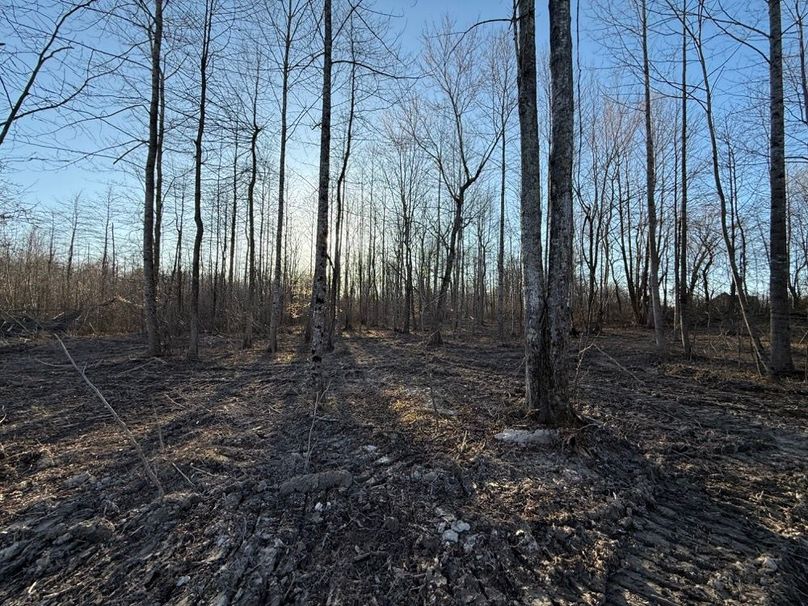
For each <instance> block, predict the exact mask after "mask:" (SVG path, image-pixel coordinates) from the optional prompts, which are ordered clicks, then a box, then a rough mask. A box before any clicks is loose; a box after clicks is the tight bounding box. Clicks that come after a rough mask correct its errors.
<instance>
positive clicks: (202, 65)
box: [188, 0, 216, 360]
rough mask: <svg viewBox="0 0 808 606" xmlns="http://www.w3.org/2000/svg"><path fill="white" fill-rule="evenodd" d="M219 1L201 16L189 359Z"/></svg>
mask: <svg viewBox="0 0 808 606" xmlns="http://www.w3.org/2000/svg"><path fill="white" fill-rule="evenodd" d="M215 2H216V0H205V8H204V12H203V15H202V41H201V45H202V46H201V48H200V54H199V105H198V107H197V111H198V114H197V127H196V138H195V139H194V224H195V225H196V236H195V237H194V255H193V260H192V269H191V340H190V342H189V344H188V359H189V360H195V359H197V358H198V357H199V281H200V264H201V252H202V235H203V233H204V224H203V222H202V143H203V138H204V136H205V117H206V111H207V100H208V97H207V96H208V70H209V68H210V60H211V54H210V49H211V34H212V31H213V13H214V10H215Z"/></svg>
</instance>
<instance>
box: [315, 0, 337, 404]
mask: <svg viewBox="0 0 808 606" xmlns="http://www.w3.org/2000/svg"><path fill="white" fill-rule="evenodd" d="M332 41H333V39H332V32H331V0H323V89H322V111H321V117H320V169H319V171H320V178H319V184H318V188H317V231H316V243H315V259H314V281H313V284H312V309H311V361H312V366H313V369H312V372H313V379H314V383H315V387H316V389H317V391H322V389H323V388H324V385H323V368H322V363H323V354H324V353H325V348H326V346H327V337H328V335H327V326H326V296H327V291H328V289H327V285H326V263H327V261H328V190H329V187H328V186H329V180H330V174H331V68H332V59H331V48H332Z"/></svg>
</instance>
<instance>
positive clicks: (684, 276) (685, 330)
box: [678, 0, 692, 356]
mask: <svg viewBox="0 0 808 606" xmlns="http://www.w3.org/2000/svg"><path fill="white" fill-rule="evenodd" d="M682 19H683V21H682V168H681V170H682V202H681V207H680V210H679V272H680V273H679V276H680V277H679V301H678V304H679V326H680V327H681V332H682V347H683V348H684V350H685V355H686V356H690V354H691V350H692V342H691V340H690V313H689V311H688V306H689V304H690V290H689V289H688V287H687V284H688V269H687V28H686V27H685V26H684V19H687V0H685V2H684V5H683V7H682Z"/></svg>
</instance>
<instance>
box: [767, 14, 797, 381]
mask: <svg viewBox="0 0 808 606" xmlns="http://www.w3.org/2000/svg"><path fill="white" fill-rule="evenodd" d="M769 95H770V119H771V129H770V132H771V135H770V136H771V139H770V152H769V154H770V155H769V181H770V187H771V220H770V226H769V236H770V253H769V254H770V270H769V302H770V306H771V328H770V331H771V357H770V360H769V373H770V374H771V375H772V376H774V377H777V376H782V375H785V374H789V373H791V372H793V371H794V362H793V360H792V357H791V326H790V321H789V312H790V309H789V303H788V282H789V280H788V273H789V262H788V237H787V229H786V157H785V117H784V103H783V33H782V26H781V24H780V0H769Z"/></svg>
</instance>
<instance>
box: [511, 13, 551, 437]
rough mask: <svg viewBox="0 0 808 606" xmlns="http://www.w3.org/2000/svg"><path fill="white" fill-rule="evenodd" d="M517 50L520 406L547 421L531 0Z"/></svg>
mask: <svg viewBox="0 0 808 606" xmlns="http://www.w3.org/2000/svg"><path fill="white" fill-rule="evenodd" d="M553 1H555V0H553ZM517 10H518V13H517V19H518V22H517V27H516V30H515V36H516V40H515V42H516V51H517V57H516V59H517V88H518V111H519V133H520V157H521V169H522V172H521V190H520V194H519V201H520V218H521V240H522V275H523V286H522V289H523V290H522V292H523V299H524V309H523V313H524V331H525V404H526V406H527V410H528V412H530V413H533V414H535V415H536V416H537V417H538V419H539V421H540V422H543V423H546V422H549V420H550V408H549V399H548V397H547V396H548V385H547V380H548V375H549V368H547V362H548V360H547V355H546V353H547V347H546V343H545V331H544V326H543V325H544V319H543V316H544V313H545V292H544V287H545V284H544V265H543V262H542V258H543V257H542V246H541V215H542V213H541V197H540V189H541V173H540V170H539V153H540V147H539V124H538V108H537V95H536V13H535V0H519V1H518V6H517Z"/></svg>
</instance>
